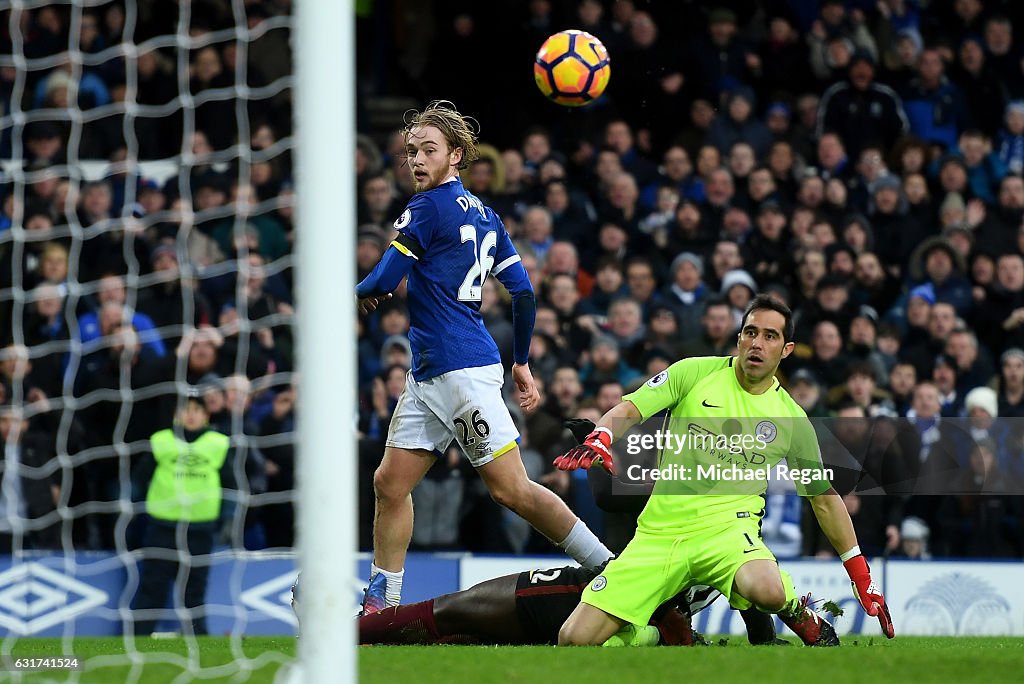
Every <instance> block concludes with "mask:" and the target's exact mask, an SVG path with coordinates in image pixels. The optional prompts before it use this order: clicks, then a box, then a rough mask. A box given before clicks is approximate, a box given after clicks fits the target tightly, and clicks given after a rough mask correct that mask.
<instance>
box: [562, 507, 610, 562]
mask: <svg viewBox="0 0 1024 684" xmlns="http://www.w3.org/2000/svg"><path fill="white" fill-rule="evenodd" d="M558 548H560V549H562V550H563V551H565V553H566V555H567V556H569V557H571V558H572V559H573V560H574V561H576V562H577V563H579V564H580V565H582V566H583V567H585V568H586V569H587V570H597V569H598V568H599V567H601V566H602V565H603V564H604V562H605V561H607V560H608V559H609V558H611V557H612V552H611V551H609V550H608V547H606V546H605V545H604V544H602V543H601V540H600V539H598V538H597V535H595V534H594V533H593V532H591V531H590V528H589V527H587V525H586V523H584V522H583V521H582V520H579V519H577V520H576V524H575V525H573V526H572V529H571V530H569V535H568V536H567V537H566V538H565V539H563V540H562V541H561V542H559V544H558Z"/></svg>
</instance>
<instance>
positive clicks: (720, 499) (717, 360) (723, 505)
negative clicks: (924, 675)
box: [555, 296, 895, 645]
mask: <svg viewBox="0 0 1024 684" xmlns="http://www.w3.org/2000/svg"><path fill="white" fill-rule="evenodd" d="M792 335H793V318H792V312H791V311H790V310H789V308H788V307H787V306H785V305H784V304H781V303H780V302H778V301H776V300H774V299H772V298H770V297H767V296H758V297H755V298H754V300H753V301H752V302H751V303H750V305H749V306H748V307H747V310H746V312H745V313H744V316H743V324H742V326H741V328H740V333H739V339H738V349H739V353H738V356H736V357H702V358H692V359H685V360H682V361H679V362H677V363H675V364H673V365H672V366H671V367H670V368H669V369H668V370H666V371H662V372H661V373H659V374H657V375H655V376H654V377H653V378H651V379H650V380H648V381H647V383H646V384H645V385H644V386H642V387H641V388H640V389H639V390H637V391H636V392H634V393H632V394H630V395H627V396H626V397H624V400H623V401H622V402H621V403H620V404H619V405H618V406H616V407H614V408H613V409H611V410H610V411H609V412H608V413H606V414H605V415H604V416H603V417H602V418H601V420H600V422H599V423H598V426H597V428H596V429H595V430H594V432H592V433H591V434H590V435H588V437H587V438H586V440H585V441H584V443H583V444H582V445H580V446H577V447H575V448H574V449H572V450H570V451H569V452H568V453H566V454H564V455H563V456H560V457H559V458H558V459H556V460H555V465H556V466H558V467H559V468H560V469H563V470H574V469H577V468H589V467H590V466H591V464H593V463H598V464H600V465H601V466H603V467H604V468H605V469H606V470H608V471H609V472H612V473H614V472H615V464H614V462H613V458H612V452H611V449H610V447H611V443H612V440H613V439H614V438H615V436H616V435H622V434H624V433H625V432H626V431H627V430H629V429H630V428H631V427H632V426H634V425H636V424H637V423H639V422H640V421H642V420H645V419H647V418H649V417H651V416H652V415H654V414H655V413H658V412H659V411H662V410H664V409H669V410H670V414H671V422H670V434H669V436H674V437H675V439H672V440H670V441H669V442H668V444H667V445H666V446H665V447H664V448H663V449H662V450H661V453H660V456H659V464H658V468H659V471H661V472H665V473H670V474H674V477H672V478H666V479H659V480H658V482H657V483H656V485H655V487H654V491H653V495H652V496H651V498H650V500H649V501H648V503H647V504H646V506H645V507H644V510H643V512H642V513H641V514H640V518H639V520H638V527H637V532H636V535H635V536H634V537H633V540H632V541H631V542H630V543H629V545H628V546H627V547H626V549H625V550H624V551H623V552H622V554H621V555H620V556H619V557H618V558H616V559H614V560H612V561H611V562H610V563H609V564H608V566H607V567H606V568H605V570H604V571H603V572H602V573H601V574H600V575H598V576H597V577H596V578H594V580H593V581H592V582H591V583H590V584H589V585H588V586H587V588H586V589H585V590H584V591H583V595H582V597H581V603H580V605H579V606H577V607H576V609H575V610H573V612H572V614H571V615H570V616H569V619H568V620H566V622H565V624H564V625H562V628H561V630H560V631H559V637H558V642H559V644H560V645H588V644H589V645H596V644H602V643H604V642H605V641H606V640H607V639H608V638H609V637H611V636H612V635H614V634H616V633H617V632H619V630H620V629H622V628H623V627H624V626H625V625H627V624H633V625H646V624H647V623H648V621H649V620H650V618H651V615H652V614H653V612H654V610H655V609H656V608H657V607H658V606H660V605H661V604H662V603H663V602H665V601H666V600H668V599H670V598H671V597H672V596H674V595H675V594H676V593H677V592H678V591H679V590H680V588H682V587H687V586H693V585H698V584H707V585H709V586H711V587H713V588H715V589H717V590H718V591H720V592H722V594H724V595H725V597H726V598H727V599H728V600H729V603H730V605H732V607H734V608H737V609H740V610H743V609H747V608H750V607H751V606H752V605H753V606H754V607H756V608H758V609H759V610H761V611H763V612H765V613H777V614H779V615H780V617H782V618H784V619H785V618H787V617H793V616H795V615H799V614H802V613H803V612H804V611H805V606H803V605H802V604H801V602H800V600H799V599H798V598H797V596H796V591H795V590H794V588H793V582H792V579H791V578H790V577H789V575H788V574H787V573H784V572H781V571H780V570H779V567H778V563H777V561H776V560H775V556H774V555H773V554H772V553H771V551H769V550H768V548H767V547H766V546H765V545H764V543H763V542H762V541H761V539H760V534H759V528H760V518H761V516H762V515H763V513H764V500H763V498H762V496H761V495H762V494H764V492H765V491H766V489H767V480H768V475H767V470H768V469H769V468H772V467H774V466H776V465H778V464H780V462H781V461H782V460H783V459H785V461H786V465H787V466H788V469H789V470H790V471H791V472H796V473H802V474H804V475H805V476H806V478H805V479H795V480H794V481H795V484H796V486H797V491H798V492H799V493H800V494H802V495H803V496H806V497H808V498H809V499H810V503H811V507H812V509H813V510H814V514H815V517H816V518H817V519H818V523H819V524H820V525H821V528H822V531H823V532H824V533H825V536H826V537H828V539H829V541H830V542H831V543H832V545H833V547H835V549H836V551H837V552H838V553H839V554H840V558H841V559H842V560H843V564H844V566H845V567H846V570H847V572H848V573H849V575H850V578H851V580H852V581H853V586H854V591H855V593H856V595H857V598H858V599H859V600H860V602H861V605H862V606H863V607H864V609H865V611H866V612H867V613H868V614H869V615H872V616H877V617H878V619H879V622H880V623H881V626H882V631H883V633H884V634H885V635H886V636H887V637H889V638H892V637H893V636H894V635H895V632H894V629H893V625H892V620H891V618H890V616H889V610H888V608H887V607H886V605H885V598H884V597H883V596H882V594H881V593H880V592H879V591H878V589H877V587H876V585H875V583H874V581H873V580H872V579H871V575H870V572H869V569H868V565H867V562H866V560H865V558H864V556H863V555H861V553H860V548H859V546H858V545H857V538H856V534H855V532H854V529H853V523H852V522H851V520H850V515H849V513H848V512H847V510H846V507H845V505H844V504H843V502H842V499H841V498H840V497H839V496H838V494H836V492H835V490H834V489H832V486H831V484H830V483H829V481H828V479H827V477H826V473H825V471H824V469H823V467H822V465H821V456H820V452H819V449H818V443H817V438H816V436H815V433H814V429H813V427H812V426H811V424H810V422H809V421H808V420H807V416H806V414H805V413H804V412H803V410H802V409H801V408H800V407H799V406H798V405H797V404H796V402H794V401H793V400H792V398H791V397H790V396H789V394H788V393H787V392H786V391H785V390H784V389H782V387H781V386H780V385H779V382H778V380H777V379H776V378H775V372H776V370H777V369H778V366H779V363H780V362H781V360H782V359H783V358H785V357H787V356H789V354H790V353H792V351H793V346H794V344H793V342H792ZM679 425H682V426H683V430H681V431H680V433H679V434H675V435H672V434H671V428H672V427H675V426H679ZM679 438H685V439H679ZM702 476H703V477H702Z"/></svg>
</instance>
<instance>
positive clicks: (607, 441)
mask: <svg viewBox="0 0 1024 684" xmlns="http://www.w3.org/2000/svg"><path fill="white" fill-rule="evenodd" d="M593 463H597V464H599V465H600V466H601V467H602V468H604V469H605V470H607V471H608V472H609V473H611V474H612V475H614V474H615V462H614V461H613V460H612V431H611V430H609V429H608V428H606V427H599V428H597V429H596V430H594V431H593V432H591V433H590V434H589V435H587V437H586V439H584V440H583V444H580V445H579V446H576V447H573V448H572V449H570V450H569V451H568V452H566V453H564V454H562V455H561V456H559V457H558V458H556V459H555V467H556V468H558V469H559V470H576V469H577V468H582V469H583V470H587V469H588V468H590V466H591V464H593Z"/></svg>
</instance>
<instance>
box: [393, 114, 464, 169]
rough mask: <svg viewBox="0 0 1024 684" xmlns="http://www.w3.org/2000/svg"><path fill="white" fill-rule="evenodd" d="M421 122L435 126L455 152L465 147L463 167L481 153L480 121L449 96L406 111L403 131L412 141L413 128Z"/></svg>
mask: <svg viewBox="0 0 1024 684" xmlns="http://www.w3.org/2000/svg"><path fill="white" fill-rule="evenodd" d="M421 126H434V127H435V128H437V129H438V130H439V131H441V135H443V136H444V139H445V142H447V143H448V149H449V150H450V151H452V152H454V151H455V150H457V149H461V150H462V159H461V160H460V161H459V169H460V170H461V169H465V168H468V167H469V165H470V164H471V163H473V162H474V161H475V160H476V159H478V158H479V157H480V152H479V150H478V149H477V136H478V135H479V134H480V124H479V122H477V120H476V119H474V118H473V117H471V116H463V115H462V114H460V113H459V110H457V109H456V108H455V105H454V104H453V103H451V102H449V101H448V100H434V101H433V102H431V103H430V104H428V105H427V106H426V108H425V109H424V110H423V111H422V112H420V111H416V110H415V109H410V110H409V111H407V112H406V113H405V128H404V129H403V130H402V133H403V134H404V136H405V141H406V142H409V135H410V133H412V129H414V128H419V127H421Z"/></svg>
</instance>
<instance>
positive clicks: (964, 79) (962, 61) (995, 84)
mask: <svg viewBox="0 0 1024 684" xmlns="http://www.w3.org/2000/svg"><path fill="white" fill-rule="evenodd" d="M957 57H958V59H957V63H956V65H955V66H954V69H953V72H952V76H953V81H954V82H955V83H956V84H957V85H959V86H960V87H961V88H962V89H963V92H964V101H965V102H966V103H967V111H968V116H969V119H970V120H971V121H972V122H973V125H975V126H977V127H978V128H980V129H981V130H983V131H996V130H998V129H999V124H1000V122H1001V120H1002V115H1003V111H1004V107H1005V106H1006V104H1007V102H1009V101H1010V99H1011V96H1010V89H1009V88H1008V87H1007V86H1008V85H1009V84H1008V83H1007V82H1006V81H1004V80H1003V78H1002V77H1001V76H1000V74H999V73H998V72H997V71H996V69H995V67H994V62H993V60H991V59H990V58H989V56H988V54H987V52H986V49H985V45H984V41H983V40H982V38H981V37H980V36H979V35H972V34H968V35H967V36H966V37H965V38H964V40H963V42H961V43H960V49H959V51H958V53H957Z"/></svg>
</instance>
